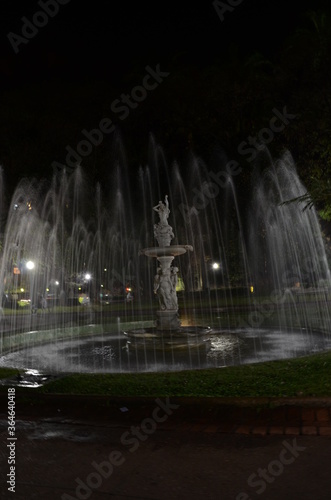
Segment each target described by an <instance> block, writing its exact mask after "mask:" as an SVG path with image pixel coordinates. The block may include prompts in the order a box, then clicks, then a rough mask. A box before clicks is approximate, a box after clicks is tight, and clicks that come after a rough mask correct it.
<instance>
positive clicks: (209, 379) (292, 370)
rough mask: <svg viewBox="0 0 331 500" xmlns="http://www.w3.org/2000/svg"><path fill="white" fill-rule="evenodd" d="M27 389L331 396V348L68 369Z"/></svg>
mask: <svg viewBox="0 0 331 500" xmlns="http://www.w3.org/2000/svg"><path fill="white" fill-rule="evenodd" d="M22 390H24V391H25V390H29V389H22ZM30 390H31V389H30ZM32 390H33V391H36V392H42V393H52V394H85V395H103V396H153V397H154V396H181V397H185V396H186V397H193V396H194V397H305V396H319V397H321V396H322V397H323V396H324V397H326V396H331V352H327V353H322V354H316V355H313V356H309V357H303V358H297V359H291V360H286V361H272V362H267V363H258V364H251V365H244V366H235V367H227V368H218V369H206V370H195V371H181V372H162V373H139V374H134V373H130V374H73V375H68V376H64V377H61V378H59V379H57V380H55V381H53V382H50V383H48V384H46V385H45V386H43V387H41V388H39V389H32Z"/></svg>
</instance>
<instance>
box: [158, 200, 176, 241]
mask: <svg viewBox="0 0 331 500" xmlns="http://www.w3.org/2000/svg"><path fill="white" fill-rule="evenodd" d="M153 210H155V212H157V213H158V214H159V217H160V222H159V223H158V224H154V236H155V238H156V239H157V242H158V244H159V246H160V247H168V246H170V242H171V240H172V238H174V236H175V235H174V233H173V230H172V227H171V226H169V224H168V217H169V214H170V210H169V202H168V195H166V196H165V203H163V201H159V203H158V204H157V205H156V206H155V207H153Z"/></svg>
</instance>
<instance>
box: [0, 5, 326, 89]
mask: <svg viewBox="0 0 331 500" xmlns="http://www.w3.org/2000/svg"><path fill="white" fill-rule="evenodd" d="M319 3H321V5H323V4H325V3H326V2H314V8H316V7H318V5H317V4H319ZM307 7H308V8H311V2H308V1H301V2H300V6H298V2H288V1H287V2H285V1H284V0H281V1H279V0H243V1H242V3H241V4H240V5H238V6H237V7H235V8H234V10H233V12H226V13H225V14H224V21H223V22H221V20H220V18H219V16H218V14H217V12H216V10H215V8H214V6H213V2H211V1H209V0H208V1H198V2H192V1H187V0H181V1H174V0H170V1H167V2H164V3H159V2H152V1H142V2H116V3H115V2H112V1H106V0H94V2H79V1H78V0H70V1H69V3H68V4H66V5H62V6H60V8H59V12H58V14H57V15H56V16H55V17H54V18H53V19H50V20H49V22H48V24H47V25H46V26H45V27H42V28H39V32H38V33H37V34H36V35H35V37H33V38H32V39H31V40H30V41H29V42H28V43H27V44H23V43H22V44H20V45H19V53H18V54H15V53H14V50H13V48H12V46H11V44H10V42H9V40H8V39H7V34H8V33H9V32H13V33H15V34H21V30H22V25H23V22H22V21H21V18H22V17H23V16H26V17H27V18H28V19H30V20H31V19H32V17H33V15H34V14H35V12H37V11H39V10H41V9H40V6H39V5H38V2H37V1H35V0H28V1H25V2H22V1H15V0H7V1H5V0H2V2H1V7H0V9H1V11H2V12H1V15H0V33H1V37H2V42H1V44H0V45H1V56H0V57H1V73H2V85H10V86H21V85H23V86H24V85H25V84H26V82H28V81H37V82H40V81H47V80H54V79H57V80H62V81H67V80H76V81H77V82H79V81H80V80H81V79H84V80H93V79H100V78H101V79H107V80H110V81H112V83H115V82H116V84H118V85H121V81H122V80H123V78H125V75H126V74H127V73H130V71H132V68H133V67H137V66H139V65H141V66H142V67H145V66H146V65H147V64H153V63H154V64H155V62H159V63H162V64H163V65H166V64H170V62H171V60H172V58H173V57H174V55H176V54H179V53H182V57H183V63H185V62H190V63H191V64H207V63H208V61H209V60H210V59H212V58H213V57H214V55H215V54H216V55H218V56H220V57H221V56H222V53H223V52H224V51H225V50H226V49H227V47H228V46H229V44H233V43H234V44H238V45H240V46H241V48H242V50H243V51H245V50H252V49H259V50H263V51H264V52H265V53H266V54H268V53H270V52H271V53H272V52H273V51H274V50H277V47H278V46H279V45H280V44H281V43H282V40H283V39H284V36H285V35H286V34H288V33H289V32H290V31H291V29H292V27H293V26H294V25H296V24H298V22H299V20H300V15H301V11H304V10H306V8H307Z"/></svg>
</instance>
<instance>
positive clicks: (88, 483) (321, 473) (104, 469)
mask: <svg viewBox="0 0 331 500" xmlns="http://www.w3.org/2000/svg"><path fill="white" fill-rule="evenodd" d="M30 394H31V396H30V397H28V398H27V397H26V396H24V397H22V396H21V395H20V394H19V393H17V394H16V396H17V398H16V437H17V441H16V444H15V446H16V449H15V453H16V456H15V459H16V463H15V494H13V493H12V492H10V491H8V485H7V484H6V480H7V479H6V474H7V473H8V472H9V465H8V463H7V459H8V456H9V453H10V450H9V449H8V448H7V446H6V443H7V441H8V440H7V437H8V428H7V427H8V424H7V421H6V418H7V416H6V413H5V412H4V411H2V412H1V413H2V414H1V415H0V418H2V420H1V422H0V424H1V425H0V439H1V449H0V461H1V472H0V474H1V476H0V486H1V493H0V498H1V500H2V499H4V500H7V499H11V498H13V499H15V500H32V499H41V500H44V499H45V500H46V499H47V500H53V499H54V500H55V499H62V500H72V499H89V498H91V499H97V500H104V499H112V500H114V499H115V500H138V499H139V500H143V499H146V500H168V499H178V500H181V499H184V500H186V499H187V500H189V499H190V500H192V499H193V500H195V499H196V500H200V499H201V500H206V499H215V500H216V499H217V500H218V499H224V500H228V499H234V500H253V499H260V498H264V499H266V500H279V499H280V498H282V499H285V500H324V499H325V500H326V499H328V500H329V498H330V493H331V474H330V456H331V438H330V436H331V413H330V410H331V399H325V400H319V399H316V398H311V399H303V400H298V399H283V400H277V399H267V398H263V399H251V398H248V399H246V400H245V399H240V400H238V399H218V398H217V399H213V398H208V399H194V398H125V397H123V398H113V397H109V398H101V397H82V396H56V395H47V396H45V395H37V394H36V393H33V392H31V393H30ZM6 396H7V395H6V394H4V395H1V398H0V402H1V408H2V409H4V408H5V405H6Z"/></svg>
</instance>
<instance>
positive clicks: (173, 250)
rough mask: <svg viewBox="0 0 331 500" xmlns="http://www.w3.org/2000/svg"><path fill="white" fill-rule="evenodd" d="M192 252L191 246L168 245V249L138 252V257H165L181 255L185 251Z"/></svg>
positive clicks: (153, 248)
mask: <svg viewBox="0 0 331 500" xmlns="http://www.w3.org/2000/svg"><path fill="white" fill-rule="evenodd" d="M188 250H189V251H191V252H192V251H193V247H192V245H169V246H168V247H151V248H144V249H142V250H140V252H139V254H140V255H147V257H165V256H173V257H176V256H177V255H182V254H184V253H186V252H187V251H188Z"/></svg>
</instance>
